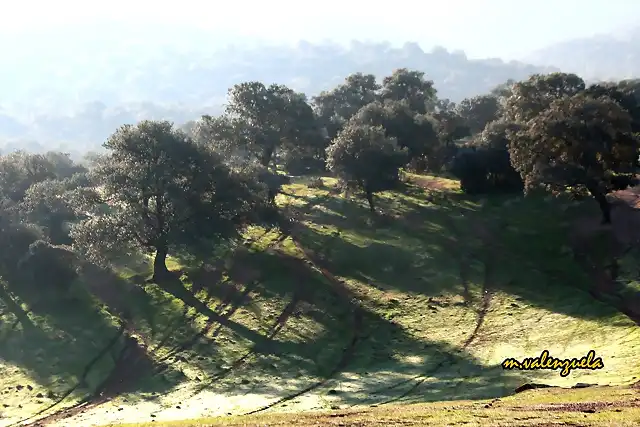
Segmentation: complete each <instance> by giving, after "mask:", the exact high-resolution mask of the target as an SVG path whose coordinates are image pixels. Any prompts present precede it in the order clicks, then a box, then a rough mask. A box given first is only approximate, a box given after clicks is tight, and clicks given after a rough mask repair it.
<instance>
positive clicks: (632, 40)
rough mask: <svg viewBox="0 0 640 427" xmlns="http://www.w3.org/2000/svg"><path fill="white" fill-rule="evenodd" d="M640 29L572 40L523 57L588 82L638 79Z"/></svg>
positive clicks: (639, 67)
mask: <svg viewBox="0 0 640 427" xmlns="http://www.w3.org/2000/svg"><path fill="white" fill-rule="evenodd" d="M639 46H640V27H635V28H630V29H628V30H625V31H619V32H618V33H616V34H600V35H596V36H593V37H590V38H584V39H575V40H569V41H566V42H562V43H557V44H554V45H552V46H549V47H546V48H544V49H540V50H538V51H536V52H533V53H532V54H530V55H527V56H525V57H524V60H525V61H527V62H530V63H532V64H537V65H553V66H555V67H558V68H560V69H561V70H562V71H563V72H566V73H576V74H578V75H581V76H583V77H584V78H585V79H588V80H596V81H598V80H622V79H631V78H638V77H639V75H638V70H639V69H640V47H639Z"/></svg>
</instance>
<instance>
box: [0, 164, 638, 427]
mask: <svg viewBox="0 0 640 427" xmlns="http://www.w3.org/2000/svg"><path fill="white" fill-rule="evenodd" d="M407 177H408V179H407V183H406V184H405V185H404V188H401V189H398V190H397V191H388V192H385V193H381V194H380V196H379V199H378V200H379V205H380V208H381V210H382V211H383V212H384V215H381V216H377V217H371V216H370V215H369V214H368V209H367V207H366V206H365V205H364V204H363V203H362V201H360V200H357V199H352V198H349V197H345V196H344V195H342V194H340V192H339V191H338V190H337V189H336V187H335V181H334V180H332V179H330V178H321V179H310V178H297V179H294V180H293V182H292V183H291V184H289V185H287V186H285V188H284V189H283V193H282V194H281V195H279V196H278V203H279V205H280V206H281V207H282V208H283V209H284V210H285V211H286V212H287V215H288V216H290V217H291V218H292V222H291V227H290V229H286V228H285V229H271V230H268V229H260V228H252V229H250V230H249V231H248V232H247V234H246V239H245V242H244V245H241V246H239V247H228V248H226V247H225V248H221V250H220V253H219V254H216V255H215V256H212V260H211V262H210V266H209V267H206V268H205V267H204V266H201V265H195V264H194V263H193V261H191V260H190V259H189V258H188V257H182V258H180V257H178V258H173V259H171V269H172V270H173V271H174V272H175V280H173V281H171V282H168V283H165V284H163V285H162V286H159V285H157V284H153V283H149V282H147V281H146V278H147V277H148V274H149V266H148V260H146V259H144V258H142V259H136V260H133V259H128V260H123V262H122V265H121V267H120V268H119V269H118V270H117V271H106V270H99V269H95V268H94V269H91V268H87V269H85V270H84V271H83V274H82V276H81V278H80V279H79V280H78V282H77V283H74V286H73V287H72V288H71V290H70V291H69V293H68V294H67V295H65V296H62V297H57V298H58V299H55V298H54V297H53V296H51V295H48V294H47V293H46V292H45V293H43V294H38V295H34V294H32V293H29V292H26V291H24V292H17V293H10V292H8V291H7V290H6V289H5V288H4V287H0V290H2V292H3V295H1V298H0V300H1V301H3V303H4V306H0V320H1V321H0V373H1V374H2V377H3V381H2V387H1V390H0V393H1V394H0V401H1V404H2V405H3V406H2V407H1V408H0V414H1V415H0V425H1V426H9V425H14V423H16V422H18V421H20V420H25V419H28V420H29V421H31V422H32V423H34V422H35V420H37V419H38V418H41V417H45V418H44V420H45V421H48V422H49V423H52V424H51V425H72V423H76V424H77V425H83V426H90V425H98V424H105V423H112V424H114V425H115V424H117V423H124V422H128V423H132V422H134V423H147V422H149V423H151V422H153V425H160V422H161V421H171V420H183V419H190V418H193V419H195V418H202V417H214V416H225V415H243V414H253V415H252V417H253V418H251V417H250V418H237V419H236V418H227V419H218V420H217V421H216V420H209V421H204V420H203V421H202V422H198V421H193V422H181V423H178V424H175V425H182V426H186V425H194V426H195V425H211V424H212V423H218V422H219V423H222V424H229V425H236V424H235V423H244V422H245V421H247V420H253V421H251V422H255V423H260V424H261V425H262V424H265V423H267V422H268V423H270V424H271V425H288V424H287V423H288V421H287V420H289V422H291V421H292V418H287V415H286V414H285V415H277V414H278V413H283V412H284V413H287V412H296V413H298V412H300V411H302V412H305V411H320V410H326V411H330V412H328V413H324V412H320V413H319V414H320V415H318V414H316V415H313V414H311V415H305V416H301V415H299V414H296V420H301V423H303V424H302V425H317V424H314V423H317V422H324V423H334V422H336V421H335V419H334V418H327V419H324V418H322V417H324V416H326V417H330V416H331V417H333V416H338V417H342V418H337V419H338V420H342V421H340V422H342V423H347V422H349V423H350V424H344V425H362V422H364V421H367V420H369V421H371V423H372V424H371V425H381V424H375V423H376V422H378V423H384V424H385V425H396V424H393V423H394V422H398V423H399V422H401V420H405V421H406V423H405V422H404V421H402V422H403V424H402V425H422V424H423V423H429V425H445V424H446V425H450V424H449V423H450V422H452V421H455V422H458V421H459V422H460V423H463V422H476V421H478V420H480V419H481V418H482V419H483V420H484V421H482V422H485V421H486V422H488V423H491V422H494V421H500V422H502V424H500V425H539V424H540V422H543V421H545V422H546V421H549V422H551V421H552V420H553V421H554V422H558V420H560V421H575V420H578V419H580V420H581V421H582V422H586V421H588V422H590V423H591V422H592V423H593V424H589V425H600V424H598V423H600V422H602V423H604V422H605V421H606V420H618V421H620V424H619V425H631V424H630V422H631V421H632V420H633V418H634V417H637V416H638V415H639V414H640V412H639V409H638V407H637V402H635V403H634V400H633V399H634V398H633V396H635V395H637V391H634V390H633V389H629V388H627V386H628V385H629V384H632V383H635V382H636V381H638V377H639V376H640V363H639V362H640V354H639V353H638V348H639V346H640V330H638V328H637V325H636V323H635V321H634V318H635V319H636V320H638V318H636V317H635V316H637V314H638V312H637V311H634V310H635V309H634V308H633V307H631V308H630V307H628V306H627V305H625V304H626V303H628V302H629V301H633V298H632V296H633V295H635V293H636V292H637V288H636V286H637V285H636V283H635V282H634V281H633V280H632V278H631V275H632V273H633V270H632V269H633V268H635V267H634V263H630V264H628V265H627V264H625V265H623V266H622V272H621V273H620V275H619V277H618V279H619V280H618V282H619V283H622V285H621V286H622V288H620V289H616V288H614V287H612V285H611V284H610V283H609V282H606V280H605V282H606V283H605V282H603V281H602V280H604V279H602V277H604V276H602V274H601V273H602V272H603V271H604V270H602V261H603V260H604V259H603V257H602V253H601V251H599V249H600V248H601V246H600V245H590V244H589V243H590V242H595V241H599V240H594V239H596V237H597V236H598V235H600V234H598V233H604V234H602V235H603V236H607V235H608V234H607V233H608V232H607V230H606V229H604V230H600V229H598V228H597V227H586V226H585V224H590V221H591V220H590V218H591V216H592V214H593V213H594V212H593V211H594V208H595V206H593V204H592V203H591V202H590V201H585V202H575V201H570V200H564V199H558V200H553V201H549V200H542V199H539V198H537V197H533V196H532V197H527V198H522V197H513V196H512V197H503V196H492V197H488V198H486V197H485V198H477V197H470V196H466V195H464V194H462V193H461V192H460V191H459V189H458V183H457V182H456V181H452V180H446V179H444V178H433V177H425V176H417V175H410V174H407ZM504 210H508V211H509V215H508V216H505V215H503V214H502V213H503V212H504ZM549 218H554V219H556V220H549ZM580 218H587V220H582V221H577V220H578V219H580ZM596 218H597V215H596ZM585 221H586V222H585ZM596 222H597V220H596ZM576 224H580V227H578V226H576ZM568 236H572V239H569V238H568ZM576 239H577V240H576ZM576 241H580V242H581V243H582V246H580V248H582V249H580V250H578V246H572V245H571V242H574V243H575V242H576ZM585 260H586V261H589V262H587V263H586V264H589V265H593V266H594V269H593V270H585V268H584V265H585V263H584V262H585ZM600 279H602V280H600ZM620 295H622V296H623V298H620ZM61 298H62V301H61V300H60V299H61ZM621 311H626V312H627V313H628V315H625V314H623V313H622V312H621ZM543 350H548V351H549V353H550V355H551V356H553V357H557V358H561V359H565V358H581V357H583V356H585V355H586V354H587V353H588V352H589V351H590V350H594V351H595V353H596V355H597V356H598V357H601V358H602V361H603V363H604V367H603V368H602V369H597V370H589V369H574V370H573V371H571V372H570V374H569V375H567V376H561V375H560V371H559V370H555V371H554V370H522V371H520V370H506V369H503V367H502V362H503V361H504V359H506V358H515V359H518V360H522V359H524V358H527V357H536V356H538V355H540V353H541V352H542V351H543ZM540 383H542V384H546V385H552V386H560V387H571V386H574V385H576V384H577V383H588V384H597V385H599V386H602V387H590V388H586V389H580V390H575V391H565V390H562V389H545V390H534V391H529V392H525V393H524V394H522V395H520V394H519V395H516V396H513V397H507V396H510V395H513V394H514V392H515V390H516V389H517V388H518V387H520V386H522V385H523V384H540ZM606 386H609V387H606ZM463 400H464V401H466V402H460V401H463ZM468 400H474V401H475V402H469V401H468ZM585 400H589V401H594V402H596V403H597V402H600V403H599V404H598V405H599V406H598V405H597V406H594V408H596V409H594V410H593V411H591V410H590V409H589V411H586V412H583V409H584V408H583V407H579V406H575V402H584V401H585ZM622 401H624V402H625V403H624V404H622V403H620V404H619V405H617V404H614V403H611V405H609V407H607V404H605V403H602V402H622ZM429 402H439V403H437V404H436V403H433V404H429V405H427V406H425V403H429ZM572 402H573V403H572ZM406 403H415V404H420V405H418V406H408V407H404V406H403V407H400V406H396V405H398V404H406ZM543 404H544V405H543ZM553 404H555V405H556V407H551V409H549V405H551V406H553ZM572 404H573V405H574V406H571V405H572ZM478 405H482V408H481V407H480V406H478ZM485 405H487V406H485ZM545 405H547V406H545ZM558 405H559V406H558ZM562 405H565V406H562ZM375 406H378V407H377V408H375ZM372 407H374V408H372ZM514 408H515V410H516V412H515V415H513V414H512V412H513V410H514ZM518 408H519V409H518ZM554 408H555V409H554ZM576 408H577V409H576ZM353 410H355V412H353ZM350 411H351V412H350ZM483 411H484V412H483ZM517 411H520V412H517ZM274 413H275V414H276V415H272V414H274ZM322 414H325V415H322ZM328 414H331V415H328ZM340 414H343V415H340ZM344 414H347V415H344ZM348 414H352V415H348ZM29 417H31V418H29ZM583 417H591V418H588V419H585V418H583ZM243 420H244V421H243ZM305 420H306V421H305ZM363 420H364V421H363ZM465 420H470V421H465ZM247 422H249V421H247ZM304 422H307V424H304ZM626 422H629V424H624V423H626ZM358 423H360V424H358ZM536 423H537V424H536ZM31 425H35V424H31ZM167 425H174V424H171V423H169V424H167ZM367 425H369V424H367ZM397 425H400V424H397ZM491 425H497V424H491ZM602 425H604V424H602Z"/></svg>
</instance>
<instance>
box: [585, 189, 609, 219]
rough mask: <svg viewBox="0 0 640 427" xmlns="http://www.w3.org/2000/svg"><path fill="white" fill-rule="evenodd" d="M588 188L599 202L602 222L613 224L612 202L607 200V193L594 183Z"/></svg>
mask: <svg viewBox="0 0 640 427" xmlns="http://www.w3.org/2000/svg"><path fill="white" fill-rule="evenodd" d="M587 189H588V190H589V193H590V194H591V196H593V198H594V199H596V202H598V206H599V207H600V212H602V223H603V224H611V204H610V203H609V201H608V200H607V195H606V193H605V192H604V191H602V190H601V189H600V188H599V187H598V185H596V184H594V183H591V184H589V185H588V187H587Z"/></svg>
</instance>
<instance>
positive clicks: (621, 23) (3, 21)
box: [0, 0, 640, 57]
mask: <svg viewBox="0 0 640 427" xmlns="http://www.w3.org/2000/svg"><path fill="white" fill-rule="evenodd" d="M3 3H4V4H3V5H2V9H3V11H2V14H1V15H0V28H2V32H4V33H5V34H6V33H7V32H12V31H14V30H16V29H23V30H31V29H38V28H39V29H43V28H46V29H47V30H50V29H51V28H64V27H66V26H69V25H73V24H75V23H85V24H86V23H88V22H91V23H93V22H96V21H101V22H109V21H120V22H123V21H126V22H140V21H143V22H145V23H147V24H149V23H157V24H158V25H159V26H162V27H163V28H164V29H166V30H167V31H171V30H174V31H175V30H177V29H178V27H179V26H180V25H185V24H190V25H193V26H196V27H199V28H208V29H215V30H217V31H220V32H231V31H233V32H236V33H238V34H242V35H245V36H252V37H257V38H260V39H261V40H273V41H288V42H295V41H297V40H300V39H306V40H308V41H318V40H322V39H332V40H335V41H338V42H346V41H349V40H352V39H360V40H367V39H368V40H375V41H381V40H389V41H391V42H392V43H402V42H405V41H417V42H418V43H420V44H421V45H422V46H423V47H424V48H427V49H428V48H430V47H431V46H433V45H442V46H444V47H446V48H449V49H463V50H465V51H466V52H467V54H468V55H469V56H472V57H487V56H500V57H518V56H521V55H524V54H526V53H528V52H530V51H532V50H535V49H537V48H540V47H544V46H546V45H548V44H551V43H554V42H557V41H561V40H566V39H571V38H576V37H585V36H590V35H593V34H596V33H602V32H610V31H612V30H615V29H616V27H626V26H629V25H631V24H640V0H537V1H535V0H534V1H524V0H476V1H474V0H443V1H439V0H430V1H429V0H393V1H374V0H368V1H361V0H322V1H318V2H310V1H293V0H272V1H264V0H263V1H260V0H233V1H228V2H227V1H220V0H215V1H214V0H208V1H204V0H200V1H196V0H180V1H171V0H165V1H157V0H156V1H151V0H109V1H105V2H98V1H81V0H75V1H74V0H40V1H39V0H20V1H7V0H5V1H4V2H3ZM229 41H232V38H230V40H229Z"/></svg>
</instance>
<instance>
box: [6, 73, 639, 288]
mask: <svg viewBox="0 0 640 427" xmlns="http://www.w3.org/2000/svg"><path fill="white" fill-rule="evenodd" d="M381 82H382V83H381V84H378V83H377V81H376V76H373V75H367V74H362V73H356V74H353V75H350V76H347V78H346V79H345V80H344V82H343V83H342V84H340V85H338V86H337V87H335V88H334V89H332V90H329V91H325V92H322V93H321V94H320V95H318V96H316V97H314V98H313V99H312V100H311V101H309V100H308V98H307V97H306V96H305V95H304V94H302V93H299V92H296V91H295V90H292V89H290V88H288V87H286V86H283V85H276V84H272V85H270V86H265V85H264V84H262V83H260V82H257V81H253V82H246V83H241V84H236V85H234V86H233V87H232V88H231V89H230V90H229V103H228V105H227V108H226V110H225V111H224V112H222V113H221V114H220V115H219V116H216V117H212V116H203V117H202V118H201V119H200V120H199V121H197V122H194V123H193V124H192V125H191V126H190V127H189V128H186V129H185V130H184V131H183V130H180V129H177V128H176V127H175V126H174V125H173V124H172V123H171V122H167V121H141V122H139V123H138V124H137V125H135V126H131V125H126V126H123V127H121V128H119V129H117V130H116V131H115V133H113V135H112V136H111V137H110V138H109V139H108V140H107V141H106V142H105V143H104V148H105V149H106V153H105V154H103V155H100V156H97V157H95V156H94V158H92V159H90V161H89V163H88V167H87V166H82V165H78V164H76V163H74V162H73V161H72V160H71V159H70V158H69V156H68V155H66V154H63V153H57V152H49V153H45V154H30V153H27V152H24V151H18V152H14V153H10V154H7V155H4V156H2V157H0V196H1V197H2V200H3V204H2V210H3V212H2V218H3V224H4V226H3V227H4V230H5V231H4V232H3V237H2V239H3V241H6V242H7V245H8V246H9V247H15V248H16V250H14V251H11V253H10V255H8V256H9V258H10V259H11V260H6V261H5V262H3V264H2V265H3V266H4V267H3V268H4V270H5V271H6V274H9V275H11V271H10V270H12V269H13V267H15V269H18V267H17V264H16V262H18V261H19V260H22V256H23V255H24V256H26V257H27V259H39V258H41V257H42V255H41V254H44V253H47V252H46V251H45V250H44V249H45V248H46V246H43V245H44V243H38V244H37V245H36V243H37V241H43V242H48V243H47V244H50V245H71V246H73V247H74V248H75V249H76V250H78V251H79V252H78V254H81V257H82V258H84V259H86V260H90V261H92V262H105V261H108V260H109V259H110V258H111V257H113V255H114V254H119V255H122V254H123V253H128V254H135V253H139V252H152V253H155V256H156V262H155V273H156V276H160V275H162V274H163V273H165V272H166V264H165V260H166V257H167V256H168V255H170V254H171V253H177V252H181V253H182V252H192V253H206V252H207V251H209V250H214V249H215V247H216V245H219V244H221V243H223V242H226V241H229V239H231V240H232V241H233V240H235V239H236V238H237V237H239V232H240V231H241V230H242V228H243V227H245V226H247V225H250V224H253V223H259V222H262V221H277V215H275V216H274V214H273V212H272V211H273V209H275V205H274V203H273V202H274V200H275V197H276V195H277V194H278V192H279V189H280V187H281V186H282V184H283V183H284V182H285V181H286V179H285V178H284V176H283V175H282V174H281V172H278V170H279V169H282V168H285V169H292V171H295V173H310V172H313V173H315V172H321V171H322V170H324V169H325V168H326V170H328V171H329V172H331V173H333V174H334V175H335V176H336V177H338V178H339V179H340V180H341V182H342V183H343V184H344V185H345V187H346V188H348V189H350V190H355V191H356V192H359V193H361V194H362V195H363V197H364V198H366V200H367V201H368V203H369V206H370V208H371V210H372V212H375V209H374V206H375V202H374V197H373V195H374V194H375V193H376V192H378V191H381V190H384V189H387V188H391V187H393V186H394V185H396V184H397V182H398V181H399V170H400V169H401V168H402V167H404V168H406V169H409V170H417V171H424V170H427V171H429V172H431V173H440V172H442V171H445V170H448V171H449V172H451V173H453V174H454V175H455V176H457V177H458V178H460V180H461V186H462V189H463V190H464V191H466V192H469V193H488V192H495V191H500V192H505V191H506V192H519V191H522V190H523V189H524V190H526V191H531V190H532V189H534V188H538V187H542V188H545V189H548V190H550V191H552V192H554V193H555V194H557V193H559V192H564V191H572V192H581V191H583V192H584V191H586V192H588V193H590V194H591V195H592V196H593V197H594V198H595V200H597V201H598V203H599V206H600V208H601V210H602V213H603V216H604V220H605V221H610V215H609V204H608V201H607V198H606V194H607V193H608V192H610V191H612V190H614V189H619V188H624V187H625V186H626V185H628V184H632V183H633V182H634V178H633V175H634V174H635V173H636V167H637V161H638V147H639V139H638V131H639V130H640V104H639V101H638V93H639V89H638V88H639V87H640V84H639V82H638V81H624V82H619V83H606V84H598V85H590V86H589V85H586V84H585V82H584V81H583V80H582V79H581V78H580V77H578V76H576V75H574V74H561V73H553V74H548V75H540V74H536V75H533V76H531V77H530V78H529V79H526V80H523V81H520V82H515V81H508V82H506V83H505V84H504V85H502V86H500V87H497V88H496V89H495V90H493V91H492V92H491V93H488V94H486V95H481V96H476V97H473V98H469V99H465V100H463V101H462V102H461V103H459V104H457V105H456V104H455V103H452V102H451V101H449V100H447V99H440V98H439V97H438V91H437V90H436V87H435V86H434V83H433V82H432V81H431V80H428V79H427V78H426V77H425V74H424V73H423V72H419V71H415V70H409V69H406V68H402V69H397V70H395V71H394V72H393V73H392V74H391V75H389V76H387V77H384V78H382V80H381ZM625 177H626V178H625ZM269 212H271V213H269ZM11 224H15V225H18V224H19V226H18V228H15V229H12V228H11ZM25 227H26V228H25ZM11 230H13V231H11ZM19 230H22V231H20V232H18V231H19ZM28 230H31V231H28ZM16 233H18V234H16ZM20 233H22V234H23V235H24V236H31V237H30V238H28V239H27V240H24V241H23V242H22V243H20V241H21V240H20V238H19V237H18V236H19V235H20ZM25 233H27V234H25ZM29 233H31V234H29ZM12 236H14V237H12ZM15 239H17V240H15ZM32 244H33V245H36V246H33V245H32ZM16 245H17V246H16ZM29 254H30V255H29ZM27 255H28V256H27ZM33 262H36V261H33ZM37 262H39V261H37ZM23 264H24V263H23ZM16 271H17V270H16Z"/></svg>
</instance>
